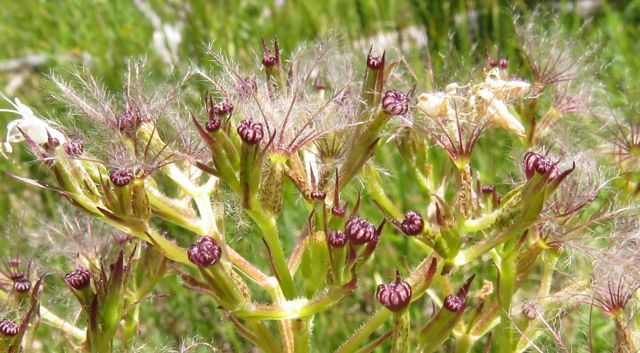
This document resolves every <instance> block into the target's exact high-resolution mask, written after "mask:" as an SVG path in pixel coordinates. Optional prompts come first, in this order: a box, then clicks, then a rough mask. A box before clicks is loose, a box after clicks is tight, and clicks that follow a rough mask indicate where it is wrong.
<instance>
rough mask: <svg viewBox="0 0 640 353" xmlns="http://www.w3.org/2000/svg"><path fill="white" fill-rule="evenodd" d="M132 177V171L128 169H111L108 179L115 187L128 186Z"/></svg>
mask: <svg viewBox="0 0 640 353" xmlns="http://www.w3.org/2000/svg"><path fill="white" fill-rule="evenodd" d="M134 177H135V176H134V175H133V170H131V169H129V168H113V169H111V171H109V179H110V180H111V182H112V183H113V185H115V186H117V187H123V186H126V185H128V184H129V183H130V182H131V181H132V180H133V178H134Z"/></svg>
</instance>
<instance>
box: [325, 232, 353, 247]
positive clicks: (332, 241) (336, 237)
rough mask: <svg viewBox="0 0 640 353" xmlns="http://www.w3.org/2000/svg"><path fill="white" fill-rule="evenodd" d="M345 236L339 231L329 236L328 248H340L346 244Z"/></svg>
mask: <svg viewBox="0 0 640 353" xmlns="http://www.w3.org/2000/svg"><path fill="white" fill-rule="evenodd" d="M347 240H348V238H347V235H346V234H344V232H341V231H339V230H337V231H334V232H331V233H330V234H329V246H331V247H332V248H341V247H343V246H345V245H346V244H347Z"/></svg>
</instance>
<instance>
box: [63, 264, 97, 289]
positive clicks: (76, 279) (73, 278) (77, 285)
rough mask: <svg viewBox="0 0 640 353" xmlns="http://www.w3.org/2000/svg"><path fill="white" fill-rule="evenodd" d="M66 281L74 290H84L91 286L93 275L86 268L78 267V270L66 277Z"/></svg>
mask: <svg viewBox="0 0 640 353" xmlns="http://www.w3.org/2000/svg"><path fill="white" fill-rule="evenodd" d="M64 280H65V282H67V284H68V285H70V286H71V287H72V288H74V289H82V288H85V287H87V286H88V285H89V283H90V282H91V273H89V270H88V269H86V268H84V267H78V268H77V269H75V270H73V271H71V272H69V273H67V274H66V275H64Z"/></svg>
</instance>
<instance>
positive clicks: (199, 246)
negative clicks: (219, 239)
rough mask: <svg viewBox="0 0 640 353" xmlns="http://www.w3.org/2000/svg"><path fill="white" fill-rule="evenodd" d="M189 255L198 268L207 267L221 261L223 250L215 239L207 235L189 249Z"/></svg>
mask: <svg viewBox="0 0 640 353" xmlns="http://www.w3.org/2000/svg"><path fill="white" fill-rule="evenodd" d="M187 255H188V256H189V261H191V262H193V263H194V264H196V265H198V266H203V267H206V266H210V265H213V264H215V263H216V262H218V261H219V260H220V256H221V255H222V249H221V248H220V246H218V243H216V241H215V240H214V239H213V238H211V237H210V236H208V235H206V236H203V237H201V238H200V239H198V241H197V242H196V243H195V244H193V245H191V247H189V249H188V250H187Z"/></svg>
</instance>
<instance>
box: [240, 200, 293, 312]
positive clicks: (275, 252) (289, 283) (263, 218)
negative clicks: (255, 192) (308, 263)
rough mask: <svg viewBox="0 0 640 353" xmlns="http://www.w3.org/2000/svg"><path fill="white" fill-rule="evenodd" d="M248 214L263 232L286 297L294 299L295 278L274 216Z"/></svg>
mask: <svg viewBox="0 0 640 353" xmlns="http://www.w3.org/2000/svg"><path fill="white" fill-rule="evenodd" d="M247 212H248V213H249V215H250V216H251V218H253V220H254V221H255V222H256V224H257V225H258V227H259V228H260V230H261V231H262V238H263V239H264V241H265V243H266V244H267V247H268V250H269V257H270V259H271V266H272V267H273V270H274V273H275V275H276V278H277V279H278V283H280V287H281V289H282V293H283V294H284V297H285V298H286V299H287V300H291V299H293V298H294V297H295V295H296V294H295V287H294V284H293V278H292V277H291V273H290V272H289V267H288V266H287V259H286V257H285V255H284V250H283V248H282V244H281V243H280V237H279V235H278V227H277V226H276V221H275V219H274V218H273V217H272V216H268V215H266V214H265V213H264V212H263V211H262V210H260V209H256V208H254V209H248V210H247Z"/></svg>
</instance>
